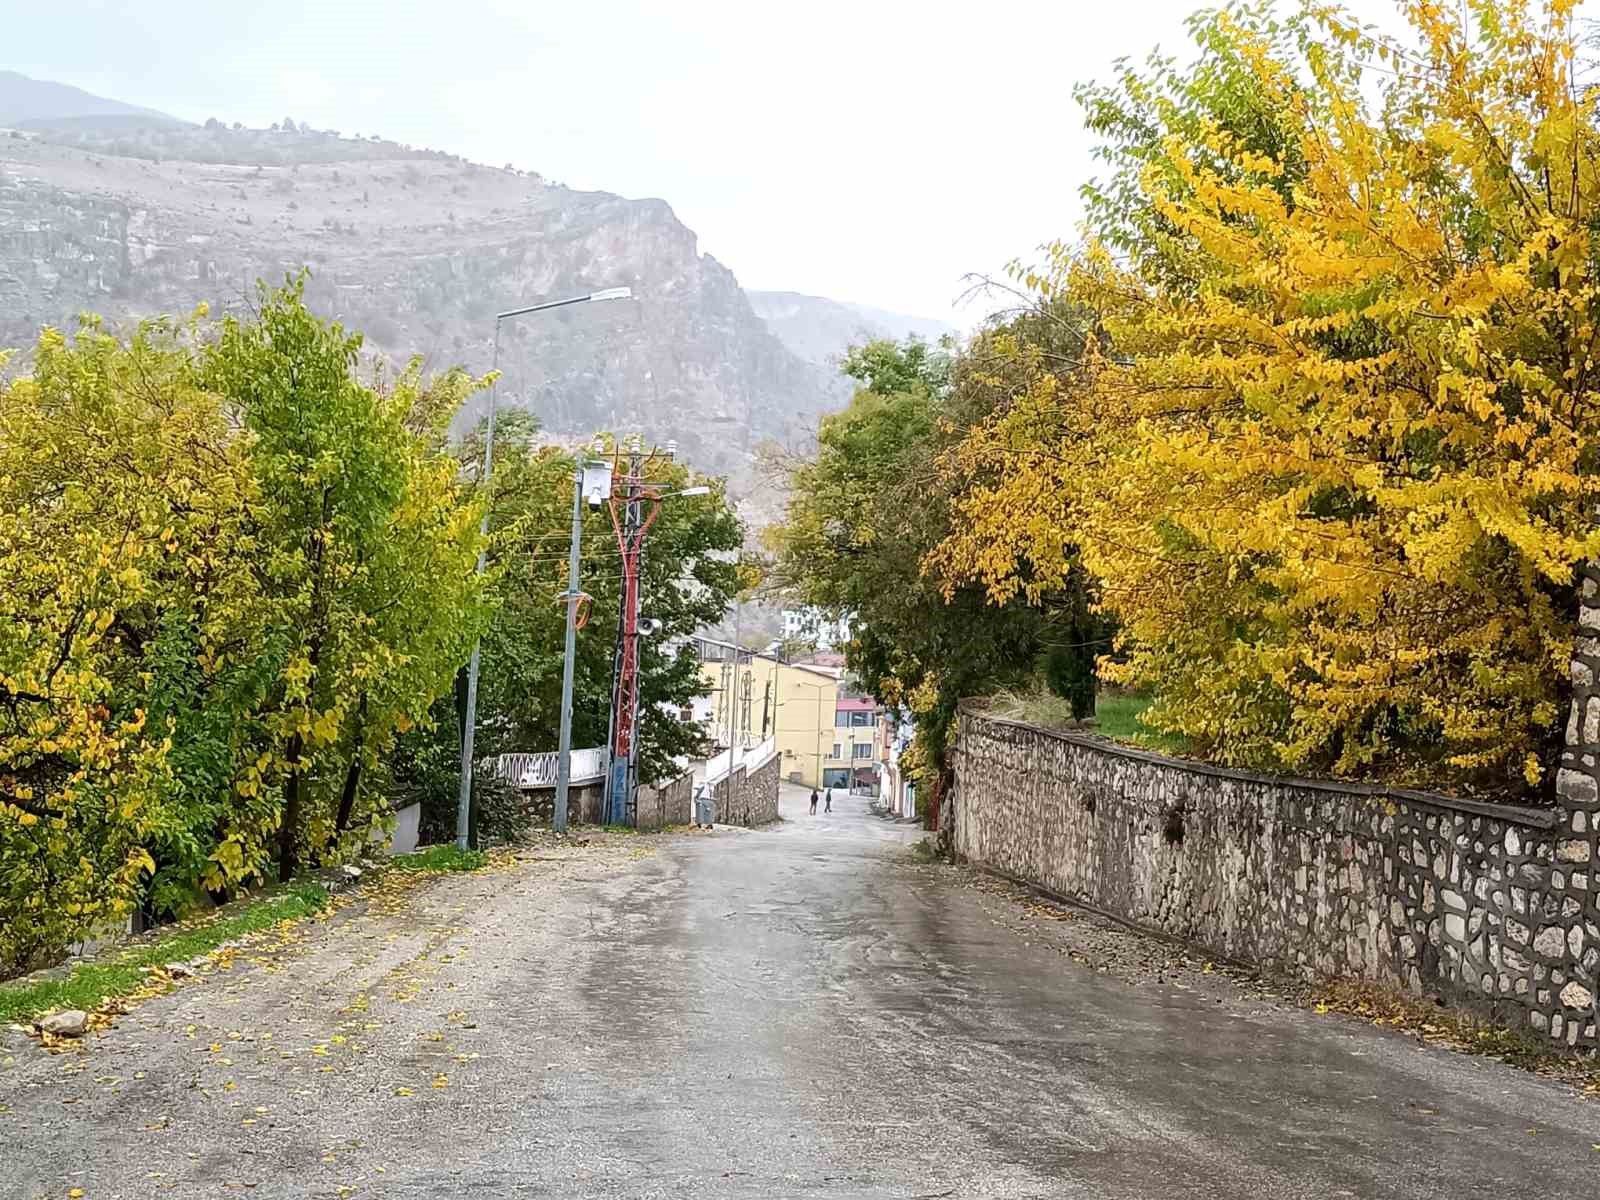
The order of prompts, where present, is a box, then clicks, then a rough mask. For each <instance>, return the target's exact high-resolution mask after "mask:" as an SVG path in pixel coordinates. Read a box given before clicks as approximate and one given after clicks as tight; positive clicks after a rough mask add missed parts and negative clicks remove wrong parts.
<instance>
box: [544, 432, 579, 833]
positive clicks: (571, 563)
mask: <svg viewBox="0 0 1600 1200" xmlns="http://www.w3.org/2000/svg"><path fill="white" fill-rule="evenodd" d="M583 470H584V468H583V460H582V459H581V458H580V459H578V460H577V461H576V462H574V463H573V465H572V545H571V547H570V548H569V550H568V553H567V596H566V600H567V641H566V651H565V656H564V657H563V658H562V660H561V738H560V741H559V743H558V746H559V749H558V750H557V752H556V755H557V757H556V807H555V812H554V813H553V814H552V815H551V818H550V826H551V828H552V829H554V830H555V831H556V832H557V833H565V832H566V831H567V797H568V793H569V791H570V790H571V786H572V672H573V661H574V660H575V659H576V658H577V656H578V597H579V595H580V594H581V593H580V592H579V591H578V552H579V550H580V549H581V548H582V545H583Z"/></svg>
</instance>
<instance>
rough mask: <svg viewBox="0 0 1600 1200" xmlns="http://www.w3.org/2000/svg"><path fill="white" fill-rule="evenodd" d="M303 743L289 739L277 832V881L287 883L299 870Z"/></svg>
mask: <svg viewBox="0 0 1600 1200" xmlns="http://www.w3.org/2000/svg"><path fill="white" fill-rule="evenodd" d="M304 749H305V743H304V741H303V740H302V739H301V737H300V735H299V734H298V733H297V734H295V735H294V736H293V737H291V738H290V739H289V778H288V779H286V780H285V781H284V784H283V825H282V826H281V827H280V828H279V830H278V880H279V882H280V883H288V882H289V880H291V879H293V878H294V873H295V872H296V871H298V870H299V869H300V849H299V846H298V845H297V843H296V838H297V836H298V835H299V832H300V782H301V780H300V754H301V752H302V751H303V750H304Z"/></svg>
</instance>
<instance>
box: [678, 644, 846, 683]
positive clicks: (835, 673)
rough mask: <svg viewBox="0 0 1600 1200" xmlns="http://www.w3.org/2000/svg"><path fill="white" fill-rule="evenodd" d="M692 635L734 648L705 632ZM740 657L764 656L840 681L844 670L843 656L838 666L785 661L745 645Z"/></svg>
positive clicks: (811, 673)
mask: <svg viewBox="0 0 1600 1200" xmlns="http://www.w3.org/2000/svg"><path fill="white" fill-rule="evenodd" d="M692 637H693V639H694V640H695V641H696V642H699V643H700V644H701V645H704V646H717V647H720V648H721V649H723V650H728V651H731V650H733V648H734V644H733V643H732V642H725V641H723V640H722V639H721V638H714V637H707V636H706V635H705V634H703V633H696V634H693V635H692ZM730 657H731V655H730ZM739 658H740V660H741V661H743V660H746V659H751V658H764V659H766V660H767V661H768V662H773V663H777V664H778V665H779V666H780V667H790V668H792V669H794V670H796V671H804V672H805V673H806V674H808V675H820V676H821V677H822V678H824V679H832V680H834V681H835V682H837V681H838V679H839V676H840V675H841V674H843V672H844V667H843V662H844V660H843V658H841V659H840V660H839V661H840V665H839V666H837V667H834V666H826V665H823V664H820V663H810V662H803V663H802V662H784V661H783V659H781V658H779V657H778V656H777V655H776V654H768V653H767V652H766V651H764V650H751V649H748V648H747V647H743V646H741V647H739Z"/></svg>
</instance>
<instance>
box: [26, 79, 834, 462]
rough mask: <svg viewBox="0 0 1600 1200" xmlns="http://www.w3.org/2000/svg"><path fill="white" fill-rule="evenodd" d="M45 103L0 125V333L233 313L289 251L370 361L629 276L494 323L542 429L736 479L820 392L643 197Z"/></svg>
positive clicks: (676, 224) (686, 233) (678, 229)
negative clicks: (609, 438) (94, 318)
mask: <svg viewBox="0 0 1600 1200" xmlns="http://www.w3.org/2000/svg"><path fill="white" fill-rule="evenodd" d="M74 90H75V89H74ZM79 95H86V94H83V93H80V94H79ZM91 99H92V98H91ZM75 103H80V108H81V103H82V102H76V101H75ZM124 107H131V106H124ZM57 118H59V119H57ZM57 118H51V117H49V116H45V117H34V118H29V119H28V120H27V121H25V122H15V123H16V124H23V125H25V126H26V128H25V130H23V131H15V130H14V131H13V132H10V133H8V134H0V346H13V347H19V346H20V347H25V346H27V345H28V344H30V343H31V342H32V340H33V339H34V337H36V335H37V333H38V329H39V326H40V325H42V324H46V323H48V324H54V325H58V326H59V325H70V324H71V323H72V322H73V320H74V318H75V317H76V315H77V314H79V313H81V312H86V311H90V312H96V313H100V314H102V315H104V316H106V317H108V318H110V319H112V320H126V319H130V318H135V317H139V316H144V315H148V314H154V313H180V312H186V311H188V310H190V309H192V308H193V307H194V306H195V305H196V304H198V303H200V302H202V301H205V302H208V303H210V304H211V305H212V309H213V311H214V312H215V311H218V310H227V309H240V308H243V307H244V306H247V305H248V304H249V303H250V302H251V297H252V295H253V291H254V287H255V281H256V280H257V279H261V278H264V279H267V280H269V281H276V280H281V279H282V278H283V277H284V275H285V274H288V273H293V272H297V271H299V270H300V269H301V268H302V267H308V268H309V269H310V271H311V282H310V284H309V286H308V289H307V290H308V296H309V297H310V299H311V301H312V302H313V304H315V305H316V306H317V307H318V308H319V309H320V310H321V311H324V312H326V313H328V314H331V315H333V316H335V317H337V318H338V319H339V320H341V321H343V322H344V323H345V324H346V325H347V326H349V327H352V328H357V329H361V330H363V331H365V333H366V334H367V336H368V340H369V344H370V345H371V346H373V347H375V348H376V349H377V350H379V351H381V352H383V353H384V354H385V355H387V356H389V357H392V358H395V359H401V358H404V357H406V356H409V355H410V354H412V353H421V354H423V355H424V356H425V357H426V359H427V360H428V362H429V363H430V364H431V365H433V366H437V367H446V366H449V365H452V364H456V363H460V364H463V365H465V366H467V367H469V368H470V369H473V370H477V371H484V370H487V369H488V368H489V366H490V363H491V359H492V353H493V351H492V347H493V342H494V331H495V318H494V314H495V313H496V312H497V311H499V310H503V309H507V308H512V307H516V306H520V305H523V304H528V303H533V302H537V301H539V300H543V299H547V298H558V297H564V296H569V295H574V294H580V293H584V292H588V291H592V290H596V289H600V288H610V287H616V286H620V285H627V286H629V287H631V288H632V289H633V291H634V294H635V296H636V300H635V301H633V302H620V303H611V304H604V305H593V306H590V305H577V306H574V307H571V308H565V309H560V310H556V311H553V312H548V313H541V314H536V315H533V316H530V317H526V318H522V319H517V320H511V321H507V322H505V323H504V324H503V328H502V330H501V338H500V360H499V361H500V367H501V370H502V379H501V386H500V401H501V403H509V404H513V405H517V406H521V407H525V408H528V409H531V410H532V411H533V412H534V413H535V414H536V415H537V416H538V417H539V419H540V421H541V422H542V423H543V424H544V426H545V427H546V428H547V429H549V430H551V431H552V432H553V433H556V434H570V435H586V434H588V433H590V432H592V431H594V430H596V429H612V430H616V431H618V432H631V431H634V430H638V431H642V432H644V433H645V434H646V435H647V436H650V437H652V438H654V439H657V440H662V441H664V440H666V439H667V438H674V439H676V440H677V442H678V443H679V445H680V447H682V455H683V456H684V457H687V459H688V460H689V461H692V462H693V463H695V464H696V465H698V466H701V467H702V468H705V469H714V470H723V471H730V470H731V471H735V472H738V471H739V470H740V469H741V468H743V467H744V466H745V465H746V464H748V462H749V458H750V454H751V452H752V451H753V449H754V447H755V446H756V445H757V444H758V443H759V442H760V441H761V440H763V439H764V438H767V437H777V438H780V439H782V438H791V437H794V436H796V435H798V434H799V433H800V432H801V431H803V430H804V429H806V428H808V427H810V426H811V425H813V424H814V420H815V416H816V414H817V413H818V412H819V411H820V410H821V409H823V408H824V407H827V406H831V405H832V404H834V403H836V402H837V395H836V388H835V386H834V385H833V382H832V380H831V378H830V376H831V374H832V373H831V372H830V371H829V370H828V369H827V368H825V367H823V366H821V365H819V364H818V363H816V362H808V361H806V360H804V359H803V358H802V357H800V356H799V355H797V354H796V353H794V352H793V351H791V350H790V349H789V348H788V347H787V346H785V345H784V343H783V341H782V340H780V338H779V337H777V336H775V335H774V333H773V332H772V331H771V330H770V329H769V328H768V326H767V325H766V324H765V323H764V322H763V321H762V319H761V318H760V317H759V316H758V315H757V314H756V312H755V311H754V310H753V309H752V307H751V304H750V301H749V299H747V297H746V295H745V293H744V292H743V290H742V289H741V288H740V286H739V283H738V281H737V280H736V279H735V278H734V276H733V273H732V272H731V271H729V270H728V269H727V268H726V267H725V266H723V265H722V264H721V263H719V262H718V261H717V260H716V259H714V258H712V257H711V256H710V255H707V254H703V253H701V252H700V249H699V247H698V245H697V242H696V237H695V234H694V233H693V232H692V231H691V230H689V229H688V228H686V227H685V226H684V225H683V224H682V223H681V222H680V221H679V220H678V219H677V218H676V217H675V216H674V215H673V212H672V210H671V208H669V207H668V205H667V204H666V203H665V202H663V201H661V200H630V199H624V198H623V197H620V196H615V195H610V194H608V193H605V192H582V191H575V190H572V189H569V188H566V187H562V186H559V185H556V184H553V183H550V182H548V181H547V180H545V179H543V178H541V177H539V176H538V175H535V174H532V173H528V172H519V171H516V170H512V169H510V168H505V169H501V168H493V167H488V166H483V165H479V164H475V163H469V162H466V161H464V160H462V159H460V158H457V157H454V156H452V155H448V154H442V153H438V152H433V151H425V150H418V149H414V148H412V147H408V146H402V145H398V144H396V143H394V142H389V141H384V140H381V139H377V138H359V137H348V136H340V135H339V134H336V133H333V132H331V131H324V132H316V131H312V130H310V129H308V128H307V127H305V126H303V125H297V124H296V123H295V122H293V121H292V120H289V119H285V120H284V121H283V122H280V123H279V124H277V125H274V126H273V127H272V128H270V129H254V130H253V129H244V128H240V127H237V126H236V127H233V128H226V127H224V126H222V125H220V124H219V123H217V122H215V121H210V122H207V123H206V124H205V125H204V126H196V125H181V124H174V123H172V122H170V121H167V120H158V119H150V120H144V121H142V120H140V119H138V114H137V113H127V112H122V113H114V114H112V115H111V117H110V118H104V119H95V118H94V117H93V115H92V114H87V115H86V114H83V113H81V112H79V111H76V110H75V111H73V112H66V113H64V114H57ZM80 118H82V119H80ZM472 418H473V414H467V415H466V416H465V417H464V423H465V422H466V421H470V420H471V419H472Z"/></svg>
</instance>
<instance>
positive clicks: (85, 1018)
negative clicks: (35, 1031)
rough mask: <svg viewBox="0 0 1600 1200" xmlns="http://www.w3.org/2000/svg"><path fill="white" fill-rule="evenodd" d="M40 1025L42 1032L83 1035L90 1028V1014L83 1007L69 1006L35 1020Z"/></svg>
mask: <svg viewBox="0 0 1600 1200" xmlns="http://www.w3.org/2000/svg"><path fill="white" fill-rule="evenodd" d="M34 1024H35V1025H37V1026H38V1027H39V1032H40V1033H49V1034H53V1035H55V1036H56V1037H82V1036H83V1035H84V1033H85V1032H86V1031H87V1030H88V1028H89V1014H88V1013H86V1012H84V1011H83V1010H82V1009H81V1008H67V1009H63V1010H62V1011H61V1012H57V1013H51V1014H50V1015H49V1016H48V1017H43V1018H41V1019H39V1020H38V1021H35V1022H34Z"/></svg>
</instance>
